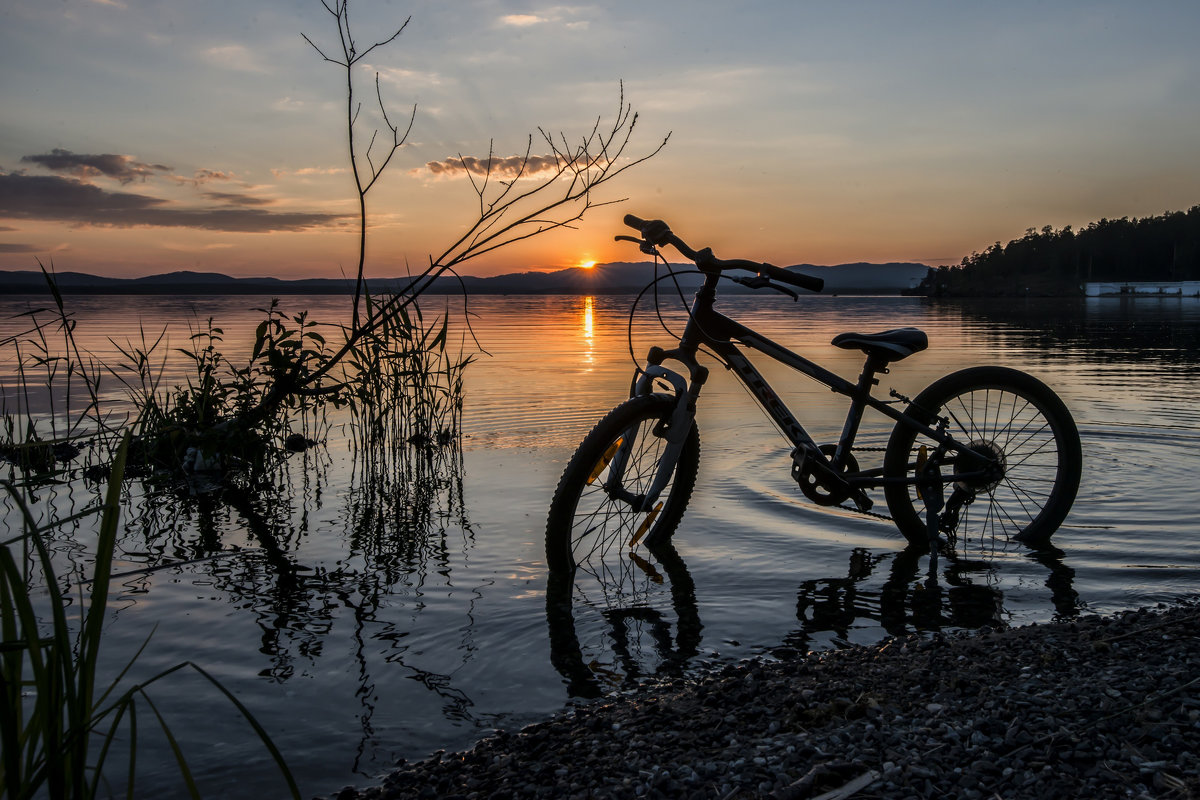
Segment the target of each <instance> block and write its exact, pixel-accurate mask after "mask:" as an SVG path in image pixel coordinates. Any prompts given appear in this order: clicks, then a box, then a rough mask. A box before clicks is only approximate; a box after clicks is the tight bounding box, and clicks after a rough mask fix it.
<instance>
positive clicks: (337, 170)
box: [271, 167, 349, 178]
mask: <svg viewBox="0 0 1200 800" xmlns="http://www.w3.org/2000/svg"><path fill="white" fill-rule="evenodd" d="M343 172H349V169H347V168H346V167H301V168H300V169H280V168H274V169H272V170H271V174H272V175H274V176H275V177H276V178H286V177H287V176H289V175H299V176H300V177H302V178H307V177H308V176H310V175H341V174H342V173H343Z"/></svg>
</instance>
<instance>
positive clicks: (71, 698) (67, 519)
mask: <svg viewBox="0 0 1200 800" xmlns="http://www.w3.org/2000/svg"><path fill="white" fill-rule="evenodd" d="M47 284H48V286H49V288H50V293H51V297H52V299H53V304H52V305H47V306H46V307H44V308H39V309H34V310H31V311H29V312H26V313H25V314H23V315H22V316H21V319H22V320H23V321H25V322H26V325H24V326H23V331H22V332H21V333H18V334H17V335H15V336H11V337H9V338H8V339H5V340H3V341H0V351H3V352H4V354H5V356H6V357H7V358H8V359H9V370H8V371H9V374H10V375H15V377H16V386H15V389H14V387H12V386H11V384H10V386H9V387H8V388H7V389H6V391H5V393H4V400H3V401H2V403H0V462H5V461H6V462H8V468H7V473H8V474H7V477H4V478H0V495H4V496H6V505H7V507H8V509H9V513H8V516H7V517H6V518H5V520H4V524H5V526H6V527H7V530H8V533H6V534H4V535H5V536H8V537H9V538H7V539H6V540H5V541H3V542H2V543H0V544H2V545H3V549H2V552H0V667H2V671H0V746H2V749H3V753H2V755H0V794H3V795H4V796H5V797H10V798H13V799H14V800H16V799H17V798H27V797H29V798H32V797H35V796H48V797H55V798H57V797H64V798H84V797H94V796H97V795H99V794H107V793H109V791H110V790H111V787H112V786H113V785H124V786H125V787H126V788H125V791H126V793H127V794H128V796H131V797H132V796H134V792H135V785H136V780H137V774H138V769H137V766H138V765H137V756H138V743H139V741H145V740H146V738H147V733H146V730H147V728H149V729H151V730H152V731H153V738H154V739H156V740H159V741H163V742H165V743H166V744H167V746H168V748H169V750H170V752H171V753H172V754H173V758H174V761H175V763H176V765H177V767H178V775H179V777H180V782H181V784H182V786H183V788H184V792H185V793H186V794H187V795H189V796H192V797H197V796H199V793H200V786H199V782H198V781H197V779H196V777H195V776H194V775H193V773H192V770H191V769H190V767H189V766H188V761H187V758H186V754H185V748H184V746H183V744H181V741H180V738H179V737H177V736H176V735H175V734H174V732H172V730H171V727H170V725H169V723H168V721H167V716H166V715H164V713H163V712H162V710H161V709H160V707H159V705H157V704H156V703H155V701H154V699H153V695H154V694H155V693H156V692H155V691H154V688H155V686H156V685H158V684H160V683H161V682H162V681H164V680H166V679H168V678H169V676H171V675H173V674H174V673H176V672H179V671H181V670H187V671H191V672H194V673H196V674H199V675H200V676H202V677H203V678H205V680H206V681H207V682H208V684H209V685H211V687H212V690H213V692H214V693H216V694H217V695H221V696H224V697H225V698H226V699H227V700H228V701H229V702H230V703H232V704H233V706H234V707H235V708H237V709H238V711H239V712H240V713H241V715H242V717H243V718H244V719H245V721H246V723H247V724H248V725H249V726H250V728H252V729H253V730H254V731H255V734H256V735H257V736H258V737H259V739H260V740H261V742H262V745H263V747H264V748H265V749H266V750H267V751H268V752H269V753H270V754H271V757H272V759H273V760H274V761H275V763H276V764H277V765H278V767H279V769H280V771H281V774H282V775H283V781H284V783H285V784H286V786H287V790H288V792H289V793H290V794H291V796H293V797H297V796H299V791H298V788H297V786H296V784H295V781H294V779H293V777H292V776H291V774H290V772H289V771H288V768H287V765H286V763H285V761H284V759H283V757H282V755H281V754H280V752H279V751H278V749H277V748H276V747H275V745H274V744H273V743H272V742H271V739H270V737H269V736H268V735H267V733H266V731H265V730H264V729H263V728H262V726H261V725H260V724H259V723H258V722H257V721H256V720H255V719H254V717H253V716H252V715H251V714H250V712H249V711H248V710H247V709H246V707H245V706H244V705H243V704H242V703H241V701H239V700H238V699H237V698H236V697H234V696H233V694H232V693H230V692H229V691H228V690H226V689H225V688H224V687H222V686H221V684H220V683H218V682H217V681H216V680H215V679H214V678H213V677H212V676H211V675H210V674H209V673H208V672H206V671H205V670H204V669H203V668H202V667H200V666H198V665H196V664H194V663H192V662H184V663H181V664H178V665H176V666H174V667H172V668H170V669H167V670H164V671H163V672H160V673H159V674H157V675H154V676H153V677H151V678H149V679H148V680H141V681H138V682H136V683H133V682H131V680H130V676H131V674H132V673H131V670H132V669H133V668H134V664H135V663H136V661H137V660H138V657H139V655H140V654H141V653H142V652H143V651H144V649H145V648H146V647H147V645H148V643H149V640H147V642H144V643H143V644H142V645H141V648H139V649H138V651H137V653H135V654H134V655H133V656H132V658H130V659H129V661H128V663H125V664H123V666H122V667H121V668H120V670H119V673H118V674H117V676H116V678H115V679H113V680H112V681H111V682H109V683H105V684H104V685H98V683H97V669H98V665H108V664H110V663H111V661H112V659H111V658H110V659H108V660H106V661H102V660H101V659H100V653H101V643H102V639H103V623H104V618H105V613H106V604H107V601H108V593H109V577H110V574H111V571H112V562H113V558H114V553H115V551H116V548H117V537H118V533H119V529H120V524H119V520H120V511H121V499H122V495H121V487H122V483H123V482H124V481H125V480H127V479H129V478H130V476H131V475H142V476H152V477H154V480H155V483H156V485H161V481H163V480H165V481H167V483H168V487H170V486H171V485H172V482H173V481H174V482H177V483H179V482H181V481H182V482H183V483H181V488H180V489H169V490H168V491H167V492H151V493H149V494H148V495H147V496H146V498H145V499H144V500H143V501H142V505H143V506H144V507H145V508H143V511H145V510H147V508H149V507H152V506H154V504H155V503H156V502H160V503H161V502H166V503H167V505H168V506H169V505H170V503H171V498H172V496H173V495H179V494H182V495H186V496H188V497H193V498H195V497H197V495H196V492H197V491H203V492H206V493H207V494H206V495H205V496H206V497H207V498H208V499H207V500H206V501H205V502H206V503H207V504H208V505H212V506H214V507H219V506H221V505H224V504H232V505H234V506H237V507H238V508H239V509H240V513H243V514H244V513H245V512H246V508H243V507H242V506H246V503H243V504H241V505H238V504H237V503H235V502H234V499H236V498H243V499H244V498H246V497H251V496H253V497H265V496H271V495H273V494H278V493H280V492H286V491H288V489H287V487H285V486H279V485H275V484H276V483H278V480H277V477H278V476H279V475H280V474H283V471H281V470H279V469H277V468H276V467H278V465H279V464H280V463H281V459H285V458H287V457H288V454H289V452H291V451H293V450H295V449H297V448H296V447H294V446H293V444H294V443H293V442H291V440H292V439H294V438H295V437H297V436H299V438H300V446H299V448H298V449H307V448H308V447H309V446H311V445H313V444H314V443H315V442H314V441H313V440H312V439H310V438H309V437H308V434H310V433H313V431H314V428H315V426H314V425H313V424H312V420H313V419H314V418H315V417H319V416H320V410H321V409H322V408H324V407H326V406H327V405H329V404H332V405H335V406H339V407H340V406H347V407H348V409H349V415H350V433H351V435H350V436H349V437H348V438H349V441H350V446H351V450H352V454H351V455H352V463H353V469H354V476H353V477H354V479H353V484H354V485H352V487H351V489H350V492H349V496H348V498H347V500H348V503H349V504H350V506H351V508H350V519H349V522H350V525H351V528H352V532H351V540H352V541H351V546H352V547H353V548H355V549H358V550H360V551H361V552H363V554H364V555H366V556H368V557H370V556H371V555H377V554H380V553H387V554H396V553H397V547H398V546H399V548H400V553H403V552H404V551H405V550H406V549H407V548H417V549H420V548H421V547H423V546H425V545H427V544H429V543H430V534H431V533H432V532H434V531H438V530H442V529H444V527H445V519H438V516H439V515H441V516H442V517H447V516H452V515H454V514H455V508H457V512H458V514H460V515H461V514H462V489H461V466H462V465H461V450H460V448H459V446H458V443H459V437H460V434H461V420H462V394H463V371H464V369H465V368H466V366H467V365H468V364H469V363H470V361H471V358H470V357H468V356H464V355H463V354H462V351H461V347H460V348H459V352H458V353H457V354H455V353H454V350H453V348H451V347H450V346H449V323H448V320H447V318H446V317H444V316H442V317H439V318H437V319H435V320H434V321H432V322H427V321H426V320H425V319H424V318H423V317H422V316H421V313H420V310H419V309H418V308H417V307H416V306H415V305H413V306H410V307H409V309H408V310H405V309H404V308H403V307H402V308H400V309H399V310H398V311H397V310H392V311H388V310H386V309H385V307H384V306H385V304H384V303H380V302H377V301H376V300H375V299H373V298H371V297H370V296H368V297H367V298H366V315H367V317H368V319H370V320H372V321H374V322H377V323H378V324H376V325H374V327H373V328H372V330H371V332H370V335H368V336H357V337H355V338H352V336H353V335H354V334H353V330H352V329H350V328H347V327H345V326H337V325H334V326H320V325H319V324H318V323H316V322H314V321H312V320H310V319H308V317H307V315H306V314H304V313H300V314H294V315H291V316H287V315H284V314H283V313H282V312H281V311H280V309H279V308H278V304H277V303H274V302H273V303H272V304H271V305H270V306H269V307H268V308H264V309H261V311H262V312H263V314H264V319H263V322H262V323H261V324H260V325H259V326H258V329H257V331H256V336H255V341H254V345H253V349H252V351H251V352H250V353H249V354H248V357H247V358H245V359H244V360H242V361H240V362H235V361H231V359H229V358H227V357H226V355H225V354H224V352H223V347H224V332H223V330H222V329H221V328H220V327H218V326H217V325H215V324H214V321H213V320H211V319H209V320H206V321H203V322H199V323H194V324H193V326H192V327H191V329H190V331H189V334H190V335H189V338H188V341H187V344H186V346H185V347H183V348H179V349H178V350H176V351H174V352H173V353H168V352H166V347H167V345H166V341H167V339H166V332H165V331H162V332H147V331H146V330H145V329H144V328H139V329H138V332H137V334H135V337H134V338H133V340H132V341H130V340H127V341H125V342H124V343H117V342H111V343H112V345H113V346H114V347H116V348H117V351H118V352H119V353H120V358H119V360H118V361H117V363H112V362H109V363H101V361H100V360H99V359H97V358H95V357H94V356H92V355H91V354H90V353H88V352H86V350H84V349H82V348H81V347H80V346H79V344H78V342H77V341H76V338H75V333H76V321H75V319H74V318H73V317H72V315H71V313H70V311H69V310H68V309H67V307H66V305H65V303H64V302H63V298H62V295H61V294H59V292H58V291H57V288H56V287H55V285H54V282H53V279H52V277H51V276H50V275H49V274H47ZM410 313H411V316H410ZM377 315H378V316H377ZM321 330H325V331H326V333H328V331H329V330H332V331H333V333H332V334H329V335H331V336H333V337H336V336H337V335H338V333H341V334H342V336H343V338H344V341H345V342H346V343H347V344H348V345H349V344H351V343H352V344H353V346H352V347H351V348H350V349H349V351H348V354H347V356H346V357H345V358H344V359H342V360H341V361H340V363H338V364H337V368H336V369H329V368H328V366H329V364H330V350H329V348H328V347H327V346H326V342H325V337H326V333H322V332H320V331H321ZM170 356H173V357H175V358H180V357H182V358H184V359H186V363H188V364H190V365H191V369H190V371H189V373H188V374H187V375H186V377H185V378H184V379H183V380H182V382H181V383H178V384H175V385H171V386H167V385H164V381H163V380H162V377H161V376H162V374H163V365H164V362H165V359H167V358H168V357H170ZM321 371H324V374H322V375H321V376H320V380H319V381H317V382H313V383H309V384H307V385H308V386H309V388H308V389H307V390H306V391H304V392H298V393H296V394H295V395H293V396H290V397H287V398H285V399H284V401H283V402H281V403H280V404H279V405H278V413H274V414H270V415H265V416H255V415H253V414H249V413H248V411H253V410H255V409H260V408H263V407H264V406H265V404H264V402H263V400H264V396H265V394H266V393H268V392H270V391H272V388H271V387H277V386H278V385H280V381H281V380H282V381H284V382H286V381H288V380H296V379H297V376H301V377H302V376H304V375H309V374H312V373H315V372H321ZM114 380H115V381H116V382H117V383H118V384H119V386H120V387H123V388H124V390H125V395H126V402H125V403H124V404H122V405H123V407H122V408H119V409H114V408H112V407H111V406H105V404H104V403H103V402H102V400H101V398H103V397H109V396H111V391H110V392H108V393H107V394H105V393H102V391H101V390H102V388H109V389H111V387H109V386H107V383H108V382H111V381H114ZM297 423H299V425H300V429H301V430H302V431H303V432H304V433H303V434H291V431H292V429H293V426H294V425H296V424H297ZM289 434H291V435H290V436H289ZM89 444H90V445H91V447H90V448H89V449H88V450H87V452H88V461H89V462H90V463H89V469H88V470H87V471H86V473H87V474H88V475H90V476H91V477H93V478H94V477H97V476H104V477H103V480H106V481H107V483H106V484H104V483H103V480H102V485H103V487H104V489H105V492H104V498H103V499H102V500H97V501H96V502H92V503H89V504H87V505H86V507H84V508H82V509H79V508H76V507H75V506H72V507H71V508H70V510H69V511H67V512H64V513H58V514H57V517H56V512H54V511H53V510H44V509H50V508H52V504H51V505H44V509H39V504H40V503H39V501H38V500H37V496H38V495H45V492H44V490H45V489H46V488H47V487H52V486H54V485H55V484H64V483H65V484H75V482H76V481H77V480H78V479H79V477H80V476H81V475H82V474H84V473H83V472H81V471H80V470H78V469H77V468H76V467H77V466H78V464H71V463H69V462H70V461H71V460H72V459H73V458H74V457H75V456H76V455H78V453H79V452H81V449H82V448H84V447H87V446H88V445H89ZM197 453H199V454H200V455H201V456H203V459H200V458H198V457H197V456H196V454H197ZM306 458H307V456H306ZM199 460H204V461H205V462H207V463H215V464H217V465H218V466H219V471H218V473H217V475H216V477H215V479H214V481H213V483H212V484H211V485H210V486H209V487H207V488H203V489H200V490H198V489H197V487H196V485H195V484H192V483H190V482H187V481H186V475H187V469H186V468H185V467H187V466H189V465H192V466H194V465H195V463H197V462H198V461H199ZM164 476H165V477H164ZM173 476H175V477H173ZM273 476H275V477H273ZM184 484H186V485H184ZM87 494H90V493H87ZM231 498H232V499H231ZM42 499H45V497H43V498H42ZM72 502H73V503H74V501H72ZM247 507H248V506H247ZM252 516H253V515H251V517H252ZM149 517H153V514H151V515H149ZM149 517H147V518H149ZM247 518H248V519H249V518H250V517H247ZM252 527H253V526H252ZM259 527H262V528H263V531H262V532H260V533H261V534H262V536H263V537H265V538H266V539H269V541H262V542H260V544H261V545H262V546H263V547H264V549H266V550H268V551H270V552H272V553H274V552H275V550H278V549H279V547H280V545H282V546H283V550H286V549H288V547H287V544H286V541H285V538H282V537H279V536H274V535H273V534H274V531H273V530H268V528H269V527H270V526H265V527H264V526H259ZM76 528H78V529H81V530H91V531H94V532H95V533H96V540H95V541H96V544H95V553H94V558H92V559H91V562H90V565H89V566H88V567H87V568H86V571H87V572H90V575H88V576H87V577H86V578H84V577H81V576H82V575H83V572H84V570H75V571H71V572H68V573H65V574H60V573H56V571H55V563H54V558H55V555H54V554H55V553H56V551H57V550H60V549H61V547H62V545H63V543H65V542H68V541H70V540H71V539H72V536H73V534H72V533H71V531H72V530H74V529H76ZM146 534H147V535H148V536H149V535H152V532H151V531H147V532H146ZM268 534H272V535H271V536H268ZM397 536H398V537H399V539H396V537H397ZM211 544H212V545H213V546H218V547H219V544H218V543H216V542H213V543H211ZM268 545H273V546H274V549H272V548H271V547H268ZM71 547H72V548H74V549H78V545H75V544H74V543H72V545H71ZM209 549H211V547H206V550H209ZM276 555H277V556H278V558H277V559H276V560H279V559H284V560H285V561H286V560H287V557H288V556H287V553H286V552H283V551H280V552H279V553H277V554H276ZM410 557H415V553H410V554H409V555H408V556H404V555H401V558H402V560H407V559H408V558H410ZM272 563H273V564H274V561H272ZM289 563H290V562H289ZM285 571H286V570H285ZM105 668H107V666H105ZM139 711H141V712H142V713H141V714H139V713H138V712H139ZM118 754H119V755H118Z"/></svg>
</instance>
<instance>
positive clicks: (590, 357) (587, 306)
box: [582, 295, 596, 372]
mask: <svg viewBox="0 0 1200 800" xmlns="http://www.w3.org/2000/svg"><path fill="white" fill-rule="evenodd" d="M595 306H596V298H594V297H592V296H591V295H588V296H587V297H585V298H583V322H582V329H583V342H584V347H585V348H586V349H585V350H584V351H583V363H584V364H587V365H588V367H587V371H588V372H591V371H592V365H594V364H595V361H596V354H595V350H594V345H595V343H596V340H595V335H594V332H593V325H594V323H595Z"/></svg>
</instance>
